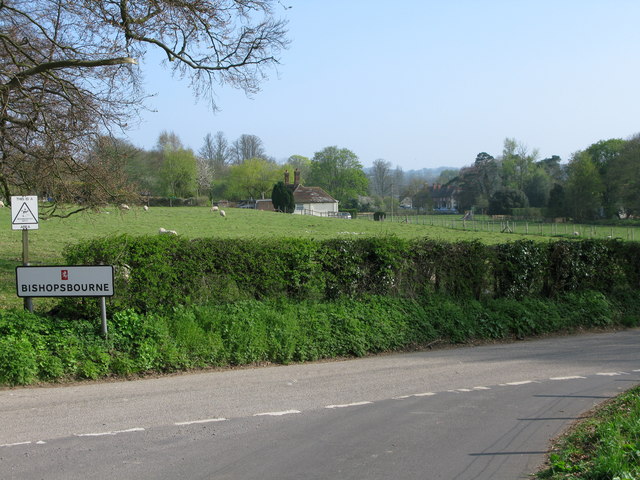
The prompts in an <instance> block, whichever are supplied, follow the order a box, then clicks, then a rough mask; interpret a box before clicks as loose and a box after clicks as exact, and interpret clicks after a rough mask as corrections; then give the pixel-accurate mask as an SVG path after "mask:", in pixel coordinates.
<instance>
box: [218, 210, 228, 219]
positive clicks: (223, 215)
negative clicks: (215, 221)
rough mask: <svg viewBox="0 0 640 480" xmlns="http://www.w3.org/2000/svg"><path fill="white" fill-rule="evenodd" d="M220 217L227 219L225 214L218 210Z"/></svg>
mask: <svg viewBox="0 0 640 480" xmlns="http://www.w3.org/2000/svg"><path fill="white" fill-rule="evenodd" d="M220 216H221V217H223V218H224V219H225V220H226V219H227V214H226V213H224V210H220Z"/></svg>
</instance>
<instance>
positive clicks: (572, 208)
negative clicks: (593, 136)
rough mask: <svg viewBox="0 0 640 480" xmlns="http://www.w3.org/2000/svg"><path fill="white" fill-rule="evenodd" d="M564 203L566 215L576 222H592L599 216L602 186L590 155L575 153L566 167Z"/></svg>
mask: <svg viewBox="0 0 640 480" xmlns="http://www.w3.org/2000/svg"><path fill="white" fill-rule="evenodd" d="M567 174H568V178H567V185H566V189H565V201H566V206H567V209H568V213H569V214H570V216H571V217H573V218H574V219H576V220H592V219H594V218H596V217H598V216H599V214H600V212H599V209H600V207H601V206H602V193H603V191H604V185H603V183H602V178H601V177H600V174H599V172H598V166H597V165H596V164H595V162H594V161H593V159H592V158H591V155H589V154H588V153H587V152H584V151H581V152H576V153H574V154H573V155H572V157H571V160H570V161H569V165H568V166H567Z"/></svg>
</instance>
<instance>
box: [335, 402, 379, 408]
mask: <svg viewBox="0 0 640 480" xmlns="http://www.w3.org/2000/svg"><path fill="white" fill-rule="evenodd" d="M371 403H373V402H353V403H345V404H344V405H327V406H326V407H324V408H347V407H359V406H361V405H369V404H371Z"/></svg>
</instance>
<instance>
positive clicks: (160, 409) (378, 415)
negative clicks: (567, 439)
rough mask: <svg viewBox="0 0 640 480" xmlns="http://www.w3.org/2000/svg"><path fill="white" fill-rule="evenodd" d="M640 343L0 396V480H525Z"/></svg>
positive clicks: (621, 339)
mask: <svg viewBox="0 0 640 480" xmlns="http://www.w3.org/2000/svg"><path fill="white" fill-rule="evenodd" d="M639 345H640V330H638V329H635V330H628V331H623V332H615V333H603V334H588V335H579V336H572V337H558V338H549V339H544V340H535V341H525V342H518V343H513V344H500V345H487V346H481V347H467V348H459V349H452V350H435V351H427V352H420V353H411V354H401V355H388V356H380V357H371V358H365V359H357V360H349V361H340V362H326V363H314V364H306V365H291V366H281V367H268V368H259V369H239V370H227V371H219V372H210V373H201V374H192V375H182V376H172V377H163V378H157V379H146V380H139V381H130V382H110V383H95V384H82V385H73V386H62V387H53V388H20V389H5V390H1V391H0V425H1V426H2V427H1V428H0V478H2V479H40V478H42V479H75V478H77V479H86V478H93V479H103V478H104V479H107V478H109V479H120V478H127V479H129V478H135V479H140V480H141V479H178V478H185V479H187V478H188V479H199V478H202V479H242V480H245V479H476V480H477V479H492V480H500V479H519V478H521V479H525V478H529V477H528V475H529V474H530V473H532V472H533V471H535V470H536V469H537V467H538V466H539V465H540V464H541V463H542V462H543V460H544V455H545V453H546V452H547V450H548V448H549V440H550V439H551V438H552V437H554V436H556V435H557V434H559V433H560V432H561V431H563V430H564V429H565V428H566V427H567V426H568V425H569V424H570V423H572V422H573V421H575V420H576V419H578V418H580V417H581V416H582V415H584V413H585V412H587V411H588V410H589V409H591V408H592V407H593V406H595V405H597V404H598V403H600V402H602V401H604V400H607V399H609V398H612V397H614V396H615V395H617V394H618V393H620V392H622V391H624V390H626V389H628V388H631V387H633V386H635V385H638V384H640V348H639Z"/></svg>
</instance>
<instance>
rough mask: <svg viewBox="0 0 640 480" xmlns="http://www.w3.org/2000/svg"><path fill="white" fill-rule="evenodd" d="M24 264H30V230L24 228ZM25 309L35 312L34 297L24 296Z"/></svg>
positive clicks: (26, 265)
mask: <svg viewBox="0 0 640 480" xmlns="http://www.w3.org/2000/svg"><path fill="white" fill-rule="evenodd" d="M22 265H24V266H25V267H28V266H29V230H28V229H26V228H23V229H22ZM24 309H25V310H29V311H30V312H31V313H33V298H32V297H24Z"/></svg>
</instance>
